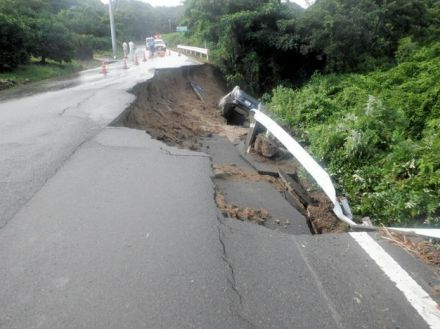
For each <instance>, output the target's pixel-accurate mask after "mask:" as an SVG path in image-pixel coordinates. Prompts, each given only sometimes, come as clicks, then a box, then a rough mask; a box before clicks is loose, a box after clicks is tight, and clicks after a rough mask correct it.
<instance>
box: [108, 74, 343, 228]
mask: <svg viewBox="0 0 440 329" xmlns="http://www.w3.org/2000/svg"><path fill="white" fill-rule="evenodd" d="M133 92H134V94H135V95H136V100H135V102H134V103H133V104H131V105H130V106H129V107H128V108H127V110H126V111H125V112H124V113H123V114H122V115H121V116H120V118H118V120H117V121H116V122H114V125H117V126H125V127H129V128H135V129H143V130H145V131H146V133H148V134H149V135H150V136H151V137H152V138H155V139H158V140H161V141H163V142H164V143H166V144H167V145H169V146H177V147H180V148H186V149H191V150H200V149H201V147H202V144H201V138H203V137H210V136H212V135H219V136H225V137H227V138H228V140H229V141H231V142H235V141H237V140H240V139H241V140H243V139H244V138H245V136H246V135H247V132H248V128H245V127H242V126H236V125H228V123H227V122H226V120H225V119H224V118H223V117H222V116H221V114H220V111H219V110H218V108H217V105H218V101H219V100H220V99H221V98H222V97H223V96H224V95H225V94H226V93H227V89H226V85H225V82H224V80H223V79H222V77H221V75H220V74H219V72H217V70H216V69H215V68H214V67H212V66H210V65H197V66H188V67H181V68H173V69H160V70H157V71H156V72H155V76H154V77H153V78H152V79H150V80H148V81H147V82H145V83H143V84H140V85H138V86H136V87H135V88H134V90H133ZM278 146H279V145H277V143H276V142H275V141H273V140H271V139H270V138H268V137H266V136H265V135H264V134H260V135H258V136H257V140H256V142H255V143H254V145H253V148H252V152H251V154H252V156H253V157H255V159H256V160H257V161H258V162H262V163H264V162H270V163H273V164H276V166H277V167H278V168H280V169H283V170H285V171H287V172H291V171H292V170H293V171H295V170H296V168H295V167H296V164H295V163H294V162H292V159H288V158H286V157H285V154H284V153H285V152H284V151H283V150H281V149H280V148H279V147H278ZM283 152H284V153H283ZM213 169H214V174H215V178H217V179H226V180H237V181H240V180H242V181H254V182H260V181H265V182H268V183H270V184H271V185H272V187H273V188H274V189H275V190H277V191H279V192H280V193H282V194H283V195H284V196H285V197H286V199H288V200H289V201H290V202H291V204H292V205H293V206H294V207H295V208H296V209H297V210H298V211H299V212H301V213H302V214H303V215H304V216H306V217H307V218H308V220H309V221H310V223H309V224H310V226H311V227H312V231H314V232H315V233H326V232H344V231H346V230H347V227H345V226H344V225H343V224H341V223H340V221H339V220H338V219H337V218H336V217H335V216H334V214H333V212H332V205H331V203H330V201H329V200H328V199H327V198H326V197H325V195H324V194H323V193H319V192H313V193H314V194H313V196H312V194H310V198H311V199H313V200H315V201H316V202H313V203H308V202H304V199H303V198H301V195H299V194H297V193H296V191H289V190H288V189H287V188H286V186H285V185H284V184H283V182H282V180H281V179H280V178H275V177H272V176H268V175H260V174H259V173H257V172H256V171H254V170H247V169H244V168H241V167H237V166H233V165H214V166H213ZM304 190H307V189H306V188H305V187H304ZM307 191H308V190H307ZM289 193H290V194H289ZM307 193H309V192H307ZM310 193H312V192H310ZM287 194H289V198H287ZM216 202H217V205H218V208H219V209H220V210H221V211H222V213H223V214H224V215H225V216H227V217H232V218H237V219H239V220H246V221H250V222H253V223H256V224H260V225H264V224H265V223H266V222H267V221H268V220H269V219H270V220H273V219H272V218H271V216H270V214H269V213H268V211H267V210H266V209H251V208H241V207H238V206H236V205H234V204H233V203H227V202H226V201H225V198H224V196H223V195H222V194H221V193H220V192H219V191H217V193H216ZM273 221H274V222H277V221H276V220H273ZM279 224H280V225H281V224H282V225H284V226H287V225H289V223H288V222H283V223H281V222H280V223H279Z"/></svg>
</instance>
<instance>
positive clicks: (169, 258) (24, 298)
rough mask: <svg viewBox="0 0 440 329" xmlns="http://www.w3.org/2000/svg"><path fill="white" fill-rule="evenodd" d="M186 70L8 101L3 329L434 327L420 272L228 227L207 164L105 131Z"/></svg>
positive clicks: (346, 239) (318, 241)
mask: <svg viewBox="0 0 440 329" xmlns="http://www.w3.org/2000/svg"><path fill="white" fill-rule="evenodd" d="M190 63H191V61H189V60H187V59H186V58H185V57H183V56H182V57H178V56H171V57H165V58H162V59H155V60H154V61H151V62H147V63H141V65H140V66H138V67H132V68H131V69H129V70H128V71H125V70H123V69H122V63H120V62H117V63H114V64H112V65H110V66H109V74H108V75H107V77H103V76H102V75H100V74H99V70H91V71H88V72H85V73H83V74H81V75H80V76H79V77H77V78H75V80H74V82H73V83H71V84H70V83H66V84H65V88H63V89H58V90H50V91H47V90H46V91H41V90H40V92H38V91H37V92H36V93H35V94H33V95H30V96H29V95H28V96H23V97H21V96H20V95H16V98H14V99H8V100H5V101H3V102H2V103H0V154H1V158H0V184H1V185H0V216H1V217H0V218H1V223H2V226H3V228H2V229H0V328H2V329H3V328H8V329H9V328H17V329H18V328H23V329H24V328H26V329H27V328H51V329H52V328H53V329H55V328H66V329H67V328H97V329H100V328H115V329H116V328H117V329H121V328H133V329H135V328H137V329H139V328H164V329H171V328H172V329H174V328H175V329H184V328H185V329H186V328H197V329H199V328H206V329H213V328H219V329H220V328H232V329H236V328H286V329H287V328H299V329H302V328H304V329H305V328H310V329H315V328H337V329H341V328H346V329H350V328H374V329H376V328H389V329H397V328H399V329H416V328H417V329H425V328H440V326H439V323H440V322H439V321H440V320H439V319H440V316H439V312H438V311H437V312H436V311H435V304H433V303H436V302H438V300H434V299H435V296H433V294H432V293H431V292H432V289H433V287H434V286H435V285H436V284H438V281H436V280H437V279H438V277H436V273H435V271H434V270H432V269H430V268H428V267H426V266H425V265H423V264H422V263H421V262H419V261H418V260H417V259H415V258H413V257H412V256H410V255H408V254H406V253H405V252H401V251H400V250H396V248H393V247H392V246H388V245H387V244H384V242H383V241H381V240H380V238H379V237H378V236H375V235H373V236H372V239H371V238H370V236H368V235H367V236H365V235H362V234H361V235H357V236H356V235H353V236H352V235H348V234H340V235H323V236H311V235H288V234H283V233H280V232H276V231H273V230H269V229H267V228H264V227H261V226H257V225H253V224H250V223H245V222H239V221H236V220H231V219H227V218H223V217H222V216H221V214H220V213H219V211H218V210H217V207H216V204H215V201H214V186H213V182H212V179H211V176H212V172H211V161H210V157H209V156H208V155H207V154H205V153H198V152H191V151H186V150H179V149H176V148H172V147H167V146H165V145H164V144H162V143H161V142H158V141H155V140H152V139H150V138H149V137H148V135H146V134H145V132H143V131H140V130H132V129H128V128H112V127H107V125H108V123H109V122H111V121H112V120H113V119H114V118H115V117H116V116H118V115H119V114H120V113H121V112H122V111H123V110H124V109H125V108H126V106H127V105H128V104H129V103H130V102H131V101H132V100H133V96H132V95H131V94H129V93H127V90H128V89H129V88H131V87H133V86H134V85H135V84H136V83H138V82H141V81H144V80H146V79H148V78H149V77H151V76H152V74H153V72H152V69H153V67H154V66H156V67H167V66H169V67H176V66H180V65H188V64H190ZM49 89H50V88H49ZM362 239H364V240H365V241H367V242H368V241H369V240H368V239H371V241H372V242H371V243H373V244H374V243H376V242H374V241H375V240H378V241H379V243H380V244H381V245H382V246H383V248H385V249H386V250H387V251H388V252H389V253H390V254H392V255H393V258H394V259H396V260H398V262H399V264H400V266H401V270H402V271H403V273H410V275H411V277H412V278H413V279H414V280H415V281H417V284H416V286H414V285H412V286H411V287H412V290H411V291H410V292H408V291H407V285H408V282H409V281H408V279H406V276H404V275H401V276H400V277H399V278H398V279H394V277H393V274H389V273H388V272H387V268H386V266H383V265H381V262H380V260H376V259H374V257H375V256H374V255H370V254H369V253H367V252H366V251H365V249H363V247H362V246H361V243H358V242H357V241H358V240H362ZM376 249H377V250H376V251H379V252H380V250H383V249H381V247H378V248H376ZM396 268H397V267H396ZM393 270H394V272H396V273H401V272H400V270H399V271H398V270H395V268H393ZM410 284H412V283H411V282H410ZM419 288H420V289H422V291H424V292H428V295H427V296H425V295H423V294H419V292H420V291H419V290H418V289H419ZM429 295H431V296H432V297H430V296H429ZM413 297H414V298H413ZM420 298H422V300H420ZM420 305H421V306H420Z"/></svg>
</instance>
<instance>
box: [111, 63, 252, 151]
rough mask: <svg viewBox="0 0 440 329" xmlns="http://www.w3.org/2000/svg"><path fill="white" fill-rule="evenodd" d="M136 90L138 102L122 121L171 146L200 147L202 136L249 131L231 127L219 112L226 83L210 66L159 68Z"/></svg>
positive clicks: (231, 135)
mask: <svg viewBox="0 0 440 329" xmlns="http://www.w3.org/2000/svg"><path fill="white" fill-rule="evenodd" d="M193 87H194V88H196V90H197V91H198V93H199V95H200V96H201V97H202V99H200V97H199V96H198V95H197V94H196V92H195V91H194V89H193ZM134 92H135V94H136V96H137V98H136V101H135V102H134V103H133V104H132V105H131V106H130V108H129V109H128V110H127V111H126V114H125V116H124V117H123V118H122V120H121V122H120V124H121V125H123V126H126V127H130V128H136V129H145V130H146V132H147V133H148V134H149V135H151V136H152V137H153V138H155V139H158V140H161V141H163V142H165V143H166V144H167V145H171V146H178V147H182V148H188V149H192V150H198V149H199V148H200V140H199V139H200V137H206V136H210V135H212V134H218V135H223V136H227V137H228V138H229V139H235V138H237V137H239V136H240V135H243V134H246V130H245V129H243V128H240V127H232V126H227V125H226V122H225V120H224V118H223V117H222V116H221V115H220V112H219V111H217V103H218V100H219V99H220V98H221V97H222V96H223V95H224V94H225V93H226V86H225V83H224V81H223V80H222V79H221V77H220V75H219V73H218V72H217V71H216V70H215V69H214V68H213V67H211V66H209V65H201V66H191V67H183V68H177V69H162V70H157V71H156V74H155V76H154V78H153V79H151V80H149V81H147V82H146V83H144V84H141V85H139V86H137V87H136V88H135V89H134Z"/></svg>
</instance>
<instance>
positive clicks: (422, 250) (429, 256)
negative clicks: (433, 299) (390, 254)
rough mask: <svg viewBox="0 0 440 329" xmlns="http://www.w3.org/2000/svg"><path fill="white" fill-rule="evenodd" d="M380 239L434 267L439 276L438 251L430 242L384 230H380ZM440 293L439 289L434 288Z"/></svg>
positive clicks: (439, 253) (439, 258)
mask: <svg viewBox="0 0 440 329" xmlns="http://www.w3.org/2000/svg"><path fill="white" fill-rule="evenodd" d="M381 234H382V237H383V238H384V239H386V240H388V241H390V242H391V243H393V244H395V245H397V246H399V247H401V248H402V249H404V250H406V251H407V252H409V253H411V254H413V255H414V256H416V257H418V258H419V259H421V260H422V261H423V262H424V263H425V264H428V265H431V266H434V267H435V268H436V269H437V272H438V273H439V274H440V250H439V249H437V248H436V247H435V246H434V245H433V244H432V243H431V242H429V241H427V240H425V239H423V238H421V237H418V236H416V235H412V234H407V233H399V232H396V231H391V230H388V229H386V228H384V229H382V230H381ZM434 290H435V292H437V293H440V287H439V286H437V287H434Z"/></svg>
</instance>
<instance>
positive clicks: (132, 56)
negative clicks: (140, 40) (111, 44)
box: [128, 41, 135, 60]
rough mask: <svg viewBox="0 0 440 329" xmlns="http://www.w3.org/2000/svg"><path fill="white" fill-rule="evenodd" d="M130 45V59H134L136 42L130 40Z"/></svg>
mask: <svg viewBox="0 0 440 329" xmlns="http://www.w3.org/2000/svg"><path fill="white" fill-rule="evenodd" d="M128 47H129V48H130V59H131V60H134V51H135V47H134V42H133V41H130V42H129V43H128Z"/></svg>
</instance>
